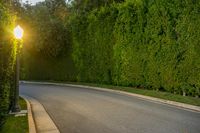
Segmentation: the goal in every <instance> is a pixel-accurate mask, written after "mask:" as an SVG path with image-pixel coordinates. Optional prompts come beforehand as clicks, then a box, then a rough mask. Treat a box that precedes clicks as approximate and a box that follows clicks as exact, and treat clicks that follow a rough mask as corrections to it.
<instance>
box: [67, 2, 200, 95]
mask: <svg viewBox="0 0 200 133" xmlns="http://www.w3.org/2000/svg"><path fill="white" fill-rule="evenodd" d="M199 22H200V1H198V0H193V1H191V0H183V1H180V0H170V1H166V0H151V1H149V0H127V1H126V2H123V3H120V4H113V5H111V6H106V7H102V8H100V9H96V10H93V11H91V12H87V13H78V14H77V13H74V14H73V15H72V16H71V19H70V24H71V31H72V38H73V59H74V62H75V64H76V68H77V71H78V75H77V80H78V81H84V82H97V83H109V84H115V85H123V86H140V87H145V88H149V89H155V90H163V91H168V92H172V93H177V94H183V95H185V94H186V95H191V96H200V58H199V57H200V56H199V55H200V44H199V42H200V27H199Z"/></svg>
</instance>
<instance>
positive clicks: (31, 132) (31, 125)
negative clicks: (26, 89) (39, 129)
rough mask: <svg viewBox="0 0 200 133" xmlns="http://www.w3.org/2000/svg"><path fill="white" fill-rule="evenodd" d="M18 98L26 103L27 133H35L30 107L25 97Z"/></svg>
mask: <svg viewBox="0 0 200 133" xmlns="http://www.w3.org/2000/svg"><path fill="white" fill-rule="evenodd" d="M20 96H21V97H22V98H23V99H24V100H25V101H26V104H27V112H28V125H29V133H36V127H35V122H34V120H33V115H32V110H31V105H30V103H29V101H28V100H27V99H26V97H25V96H23V95H20Z"/></svg>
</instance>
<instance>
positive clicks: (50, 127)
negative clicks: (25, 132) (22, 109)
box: [22, 95, 60, 133]
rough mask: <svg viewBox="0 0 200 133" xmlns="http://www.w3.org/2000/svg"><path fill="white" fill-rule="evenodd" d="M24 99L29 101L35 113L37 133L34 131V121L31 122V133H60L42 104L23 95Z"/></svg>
mask: <svg viewBox="0 0 200 133" xmlns="http://www.w3.org/2000/svg"><path fill="white" fill-rule="evenodd" d="M22 97H23V98H25V99H27V100H28V101H29V102H30V107H31V109H32V112H33V117H32V116H30V117H32V118H34V121H35V127H36V128H35V129H36V130H35V132H34V131H33V132H32V130H34V129H33V127H34V122H33V120H31V121H30V127H32V128H31V129H30V131H31V132H30V133H60V131H59V130H58V128H57V127H56V125H55V124H54V122H53V120H52V119H51V118H50V116H49V115H48V113H47V112H46V110H45V109H44V107H43V106H42V104H40V103H39V102H38V101H37V100H36V99H34V98H32V97H29V96H25V95H22Z"/></svg>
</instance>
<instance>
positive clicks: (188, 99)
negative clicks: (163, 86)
mask: <svg viewBox="0 0 200 133" xmlns="http://www.w3.org/2000/svg"><path fill="white" fill-rule="evenodd" d="M35 82H41V81H35ZM45 82H50V83H64V84H73V85H85V86H92V87H99V88H106V89H112V90H119V91H125V92H129V93H135V94H140V95H144V96H150V97H155V98H160V99H165V100H170V101H175V102H180V103H186V104H190V105H195V106H200V100H199V98H197V97H192V96H182V95H178V94H173V93H170V92H163V91H156V90H149V89H144V88H136V87H124V86H113V85H106V84H95V83H85V82H65V81H45Z"/></svg>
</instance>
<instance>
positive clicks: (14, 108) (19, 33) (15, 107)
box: [12, 25, 24, 112]
mask: <svg viewBox="0 0 200 133" xmlns="http://www.w3.org/2000/svg"><path fill="white" fill-rule="evenodd" d="M23 34H24V30H23V29H22V28H21V27H20V26H19V25H18V26H17V27H15V29H14V36H15V38H16V41H17V47H16V66H15V91H14V98H13V106H12V112H20V105H19V68H20V63H19V57H20V55H19V54H20V42H21V41H22V37H23Z"/></svg>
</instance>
